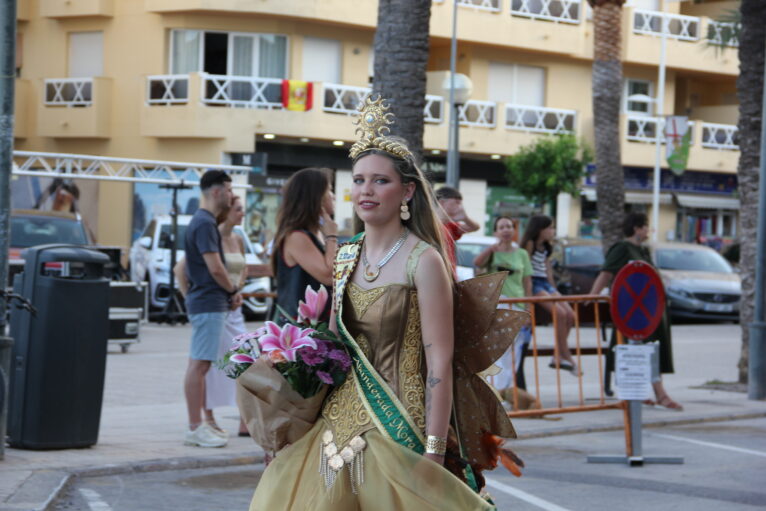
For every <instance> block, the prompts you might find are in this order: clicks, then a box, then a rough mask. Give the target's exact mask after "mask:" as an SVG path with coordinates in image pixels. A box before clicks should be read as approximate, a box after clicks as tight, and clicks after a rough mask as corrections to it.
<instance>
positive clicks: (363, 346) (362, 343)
mask: <svg viewBox="0 0 766 511" xmlns="http://www.w3.org/2000/svg"><path fill="white" fill-rule="evenodd" d="M356 344H357V345H358V346H359V349H360V350H362V353H364V356H365V357H367V358H370V341H368V340H367V337H366V336H365V335H364V334H359V335H357V336H356Z"/></svg>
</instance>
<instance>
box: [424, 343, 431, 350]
mask: <svg viewBox="0 0 766 511" xmlns="http://www.w3.org/2000/svg"><path fill="white" fill-rule="evenodd" d="M431 346H433V343H428V344H426V345H424V346H423V347H424V348H425V349H428V348H430V347H431Z"/></svg>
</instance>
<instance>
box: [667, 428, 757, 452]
mask: <svg viewBox="0 0 766 511" xmlns="http://www.w3.org/2000/svg"><path fill="white" fill-rule="evenodd" d="M652 436H658V437H661V438H668V439H670V440H680V441H682V442H689V443H690V444H697V445H704V446H706V447H716V448H718V449H725V450H727V451H734V452H741V453H745V454H752V455H754V456H763V457H764V458H766V452H763V451H755V450H753V449H743V448H742V447H734V446H732V445H725V444H715V443H713V442H703V441H702V440H692V439H691V438H684V437H682V436H675V435H665V434H662V433H653V434H652Z"/></svg>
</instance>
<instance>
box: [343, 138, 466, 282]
mask: <svg viewBox="0 0 766 511" xmlns="http://www.w3.org/2000/svg"><path fill="white" fill-rule="evenodd" d="M388 138H395V137H388ZM396 139H397V140H398V141H399V142H402V143H404V140H402V139H399V138H398V137H396ZM371 154H377V155H380V156H385V157H386V158H388V159H389V160H391V163H392V164H393V167H394V169H395V170H396V172H397V173H398V174H399V177H400V178H401V180H402V184H407V183H415V192H414V193H413V194H412V199H410V202H409V204H408V205H409V208H410V219H409V220H402V223H403V224H404V225H405V226H406V227H407V228H408V229H409V230H410V231H412V232H413V233H415V235H416V236H417V237H418V238H420V239H422V240H423V241H425V242H426V243H428V244H429V245H431V246H432V247H434V248H435V249H436V251H437V252H439V255H440V256H441V258H442V261H444V267H445V269H446V270H447V273H448V274H449V275H450V279H452V278H453V272H452V263H451V262H450V259H449V257H448V256H447V250H446V248H445V244H444V234H443V232H444V231H443V229H444V228H443V226H442V222H441V220H439V216H438V215H437V214H436V209H435V208H437V207H438V203H437V202H436V197H435V195H434V192H433V188H432V187H431V184H430V183H429V182H428V180H427V179H426V177H425V176H424V175H423V172H422V171H421V170H420V169H419V168H418V166H417V165H416V164H415V160H414V159H413V158H412V157H407V158H398V157H396V156H394V155H393V154H391V153H389V152H387V151H384V150H382V149H374V148H373V149H368V150H367V151H364V152H363V153H360V154H359V155H358V156H357V157H356V158H355V159H354V161H353V162H352V164H353V165H356V162H358V161H359V160H361V159H362V158H364V157H365V156H369V155H371ZM353 216H354V224H353V225H354V232H355V233H360V232H362V231H363V230H364V222H362V220H361V219H360V218H359V217H358V216H357V214H356V211H354V214H353Z"/></svg>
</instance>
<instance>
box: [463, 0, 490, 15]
mask: <svg viewBox="0 0 766 511" xmlns="http://www.w3.org/2000/svg"><path fill="white" fill-rule="evenodd" d="M457 4H458V5H462V6H464V7H473V8H475V9H480V10H482V11H492V12H500V0H457Z"/></svg>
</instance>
